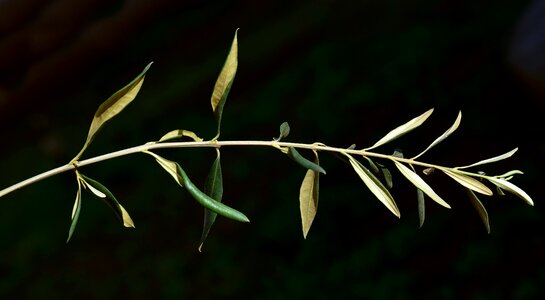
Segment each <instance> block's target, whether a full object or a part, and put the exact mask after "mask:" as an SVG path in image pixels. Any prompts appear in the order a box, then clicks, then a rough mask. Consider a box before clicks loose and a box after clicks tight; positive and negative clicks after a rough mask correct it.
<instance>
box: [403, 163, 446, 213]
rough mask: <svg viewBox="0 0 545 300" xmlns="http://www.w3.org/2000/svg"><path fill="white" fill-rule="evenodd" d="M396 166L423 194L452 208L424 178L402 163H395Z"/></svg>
mask: <svg viewBox="0 0 545 300" xmlns="http://www.w3.org/2000/svg"><path fill="white" fill-rule="evenodd" d="M393 162H394V163H395V165H396V167H397V168H398V169H399V172H401V174H403V176H405V177H406V178H407V179H408V180H409V181H410V182H412V184H414V186H416V187H417V188H419V189H421V190H422V192H424V193H425V194H426V195H428V196H429V197H430V198H431V199H432V200H433V201H435V202H437V203H439V204H440V205H442V206H444V207H446V208H450V205H448V203H446V202H445V201H444V200H443V199H441V197H439V195H437V193H435V191H434V190H433V189H432V188H431V187H430V186H429V185H428V184H427V183H426V182H425V181H424V179H422V177H420V176H418V174H416V173H415V172H413V171H411V170H410V169H409V168H407V167H406V166H405V165H403V164H402V163H400V162H397V161H395V160H394V161H393Z"/></svg>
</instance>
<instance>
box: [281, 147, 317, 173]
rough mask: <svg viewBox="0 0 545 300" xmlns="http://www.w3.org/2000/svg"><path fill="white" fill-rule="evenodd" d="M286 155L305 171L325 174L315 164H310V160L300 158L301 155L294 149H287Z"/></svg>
mask: <svg viewBox="0 0 545 300" xmlns="http://www.w3.org/2000/svg"><path fill="white" fill-rule="evenodd" d="M287 154H288V156H289V158H291V159H293V160H294V161H295V162H296V163H298V164H300V165H301V166H302V167H304V168H305V169H310V170H313V171H316V172H320V173H322V174H325V170H324V168H322V167H320V165H318V164H315V163H313V162H311V161H310V160H308V159H306V158H304V157H303V156H301V154H299V152H298V151H297V150H295V148H293V147H289V148H288V153H287Z"/></svg>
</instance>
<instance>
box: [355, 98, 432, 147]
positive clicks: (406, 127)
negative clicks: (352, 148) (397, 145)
mask: <svg viewBox="0 0 545 300" xmlns="http://www.w3.org/2000/svg"><path fill="white" fill-rule="evenodd" d="M432 112H433V108H432V109H430V110H428V111H426V112H425V113H423V114H422V115H420V116H418V117H416V118H414V119H412V120H410V121H409V122H407V123H405V124H403V125H401V126H399V127H397V128H396V129H394V130H392V131H390V132H388V134H386V135H385V136H384V137H383V138H382V139H380V140H379V141H378V142H376V143H375V144H374V145H373V146H371V147H369V148H367V149H365V150H370V149H373V148H376V147H378V146H381V145H384V144H386V143H388V142H390V141H392V140H394V139H396V138H398V137H400V136H402V135H404V134H406V133H407V132H409V131H411V130H413V129H415V128H417V127H418V126H420V125H422V123H424V121H426V119H427V118H428V117H429V116H430V115H431V114H432Z"/></svg>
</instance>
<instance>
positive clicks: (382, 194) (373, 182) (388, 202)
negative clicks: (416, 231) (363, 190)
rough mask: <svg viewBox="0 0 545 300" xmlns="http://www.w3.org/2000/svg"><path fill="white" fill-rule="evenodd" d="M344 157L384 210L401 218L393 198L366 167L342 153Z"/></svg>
mask: <svg viewBox="0 0 545 300" xmlns="http://www.w3.org/2000/svg"><path fill="white" fill-rule="evenodd" d="M343 154H344V155H346V156H347V157H348V159H349V161H350V164H351V165H352V168H354V171H356V173H357V174H358V175H359V176H360V178H361V180H362V181H363V183H365V185H366V186H367V187H368V188H369V190H370V191H371V192H372V193H373V194H374V195H375V197H377V198H378V200H379V201H380V202H382V204H384V206H386V208H388V209H389V210H390V211H391V212H392V213H393V214H394V215H395V216H397V217H398V218H399V217H400V216H401V214H400V212H399V209H398V208H397V205H396V203H395V201H394V198H393V197H392V195H391V194H390V192H389V191H388V189H387V188H386V187H385V186H384V185H383V184H382V183H381V182H380V180H378V178H376V177H375V175H373V173H371V171H369V170H368V169H367V168H366V167H364V166H363V165H362V164H361V163H360V162H359V161H357V160H356V159H354V158H353V157H352V156H351V155H349V154H347V153H343Z"/></svg>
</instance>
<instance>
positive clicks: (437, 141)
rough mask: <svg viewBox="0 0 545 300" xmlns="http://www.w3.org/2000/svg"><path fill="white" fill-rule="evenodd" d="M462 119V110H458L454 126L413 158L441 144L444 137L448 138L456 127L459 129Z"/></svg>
mask: <svg viewBox="0 0 545 300" xmlns="http://www.w3.org/2000/svg"><path fill="white" fill-rule="evenodd" d="M461 121H462V111H458V116H457V117H456V120H455V121H454V124H452V126H450V128H449V129H448V130H447V131H445V133H443V134H442V135H441V136H440V137H438V138H437V139H435V141H433V143H431V145H429V146H428V148H426V150H424V151H422V152H421V153H420V154H418V155H417V156H415V157H413V158H412V159H417V158H418V157H420V156H421V155H423V154H424V153H426V152H427V151H428V150H430V149H431V148H432V147H434V146H435V145H437V144H439V143H440V142H442V141H443V140H444V139H446V138H447V137H448V136H449V135H451V134H452V133H453V132H454V131H456V129H458V126H460V122H461Z"/></svg>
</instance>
